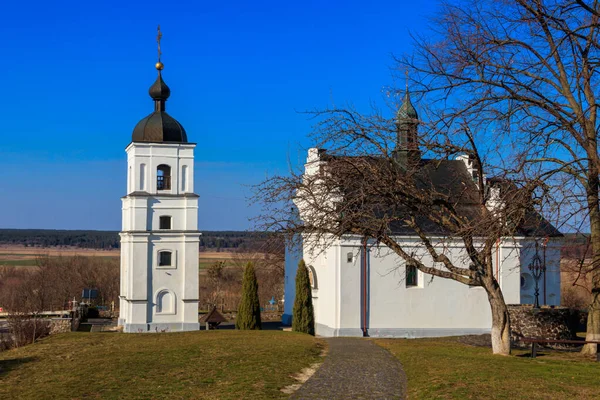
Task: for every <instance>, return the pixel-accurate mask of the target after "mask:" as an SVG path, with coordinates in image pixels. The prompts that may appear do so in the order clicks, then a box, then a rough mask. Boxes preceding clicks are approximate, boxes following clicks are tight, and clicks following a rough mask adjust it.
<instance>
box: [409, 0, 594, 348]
mask: <svg viewBox="0 0 600 400" xmlns="http://www.w3.org/2000/svg"><path fill="white" fill-rule="evenodd" d="M599 16H600V7H599V4H598V1H596V0H593V1H584V0H505V1H501V2H499V1H493V0H467V1H460V2H459V1H451V2H446V3H444V4H443V6H442V11H441V13H440V14H439V16H438V17H437V18H436V19H435V21H434V24H433V26H434V29H435V30H436V32H435V39H433V40H429V39H426V38H422V37H417V38H415V45H416V53H415V54H414V55H412V56H405V57H403V58H400V59H399V60H398V61H399V64H400V69H402V70H404V69H410V70H411V71H412V72H411V79H412V81H413V86H412V87H414V88H415V92H417V93H418V94H420V95H422V96H423V98H426V99H427V103H428V104H431V105H432V112H431V113H430V115H429V122H430V123H431V125H432V126H435V127H436V128H437V129H440V130H446V129H447V128H448V127H452V126H455V125H456V124H460V123H464V122H465V121H467V122H468V124H469V126H470V127H471V129H473V130H476V131H478V132H480V133H481V134H482V135H486V137H487V138H488V141H494V142H495V143H497V144H500V145H501V146H502V149H503V153H504V154H502V155H501V157H502V161H503V163H504V164H503V165H502V167H503V169H504V170H505V171H506V173H507V174H508V175H511V174H524V175H525V176H527V177H528V178H529V179H531V180H541V181H544V182H545V184H546V188H547V191H546V195H547V197H546V206H545V208H546V210H545V211H547V212H549V211H552V212H554V213H555V215H556V218H557V220H560V221H561V222H562V223H563V224H565V225H564V226H565V227H566V226H568V228H569V229H570V230H576V229H583V230H586V229H590V232H591V250H592V263H591V266H592V268H591V270H592V271H593V272H592V274H591V275H592V276H591V281H592V288H593V289H592V290H593V300H592V302H591V304H590V306H589V317H588V326H587V336H586V339H588V340H600V207H599V203H598V201H599V184H600V178H599V175H598V173H599V171H600V155H599V152H598V129H599V125H598V112H597V111H598V100H597V99H598V95H599V94H600V93H599V90H600V86H599V85H598V83H599V80H598V66H599V61H600V58H599V56H600V51H599V50H600V48H599V42H598V29H599V24H598V18H599ZM566 224H568V225H566ZM582 265H583V264H582ZM596 347H597V346H596V345H587V346H586V347H585V348H584V352H586V353H595V352H596V351H597V349H596Z"/></svg>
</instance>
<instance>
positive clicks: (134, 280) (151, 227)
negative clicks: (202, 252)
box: [119, 27, 200, 332]
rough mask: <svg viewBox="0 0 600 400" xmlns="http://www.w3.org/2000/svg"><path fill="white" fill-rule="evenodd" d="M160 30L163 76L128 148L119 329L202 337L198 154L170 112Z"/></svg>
mask: <svg viewBox="0 0 600 400" xmlns="http://www.w3.org/2000/svg"><path fill="white" fill-rule="evenodd" d="M161 38H162V33H161V32H160V27H159V30H158V37H157V42H158V62H157V63H156V65H155V67H156V70H157V72H158V76H157V78H156V81H155V82H154V83H153V84H152V86H151V87H150V90H149V94H150V97H151V98H152V100H153V101H154V111H152V113H150V114H149V115H148V116H146V117H145V118H143V119H142V120H141V121H140V122H138V124H137V125H136V126H135V128H134V130H133V133H132V136H131V143H130V144H129V145H128V146H127V148H126V149H125V151H126V152H127V163H128V168H127V171H128V174H129V176H128V177H127V178H128V179H127V182H128V186H127V189H128V190H127V191H128V194H127V195H126V196H125V197H123V198H122V201H123V207H122V209H123V223H122V229H121V233H120V236H121V288H120V296H119V297H120V318H119V325H121V326H123V331H124V332H165V331H188V330H198V329H199V323H198V298H199V295H198V251H199V237H200V232H199V231H198V195H197V194H195V193H194V176H193V171H194V149H195V147H196V144H195V143H189V142H188V139H187V133H186V132H185V129H184V128H183V126H182V125H181V124H180V123H179V122H178V121H177V120H175V119H174V118H173V117H171V116H170V115H169V114H167V112H166V107H165V103H166V101H167V99H168V98H169V96H170V95H171V90H170V89H169V87H168V86H167V84H166V83H165V82H164V80H163V77H162V71H163V69H164V64H163V63H162V62H161V60H160V56H161V54H162V53H161V50H160V40H161Z"/></svg>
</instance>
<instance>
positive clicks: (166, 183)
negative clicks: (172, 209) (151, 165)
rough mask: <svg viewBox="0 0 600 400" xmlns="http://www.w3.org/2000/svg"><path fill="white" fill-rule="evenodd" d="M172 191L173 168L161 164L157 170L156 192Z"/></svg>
mask: <svg viewBox="0 0 600 400" xmlns="http://www.w3.org/2000/svg"><path fill="white" fill-rule="evenodd" d="M170 189H171V167H169V166H168V165H165V164H161V165H159V166H158V167H157V168H156V190H170Z"/></svg>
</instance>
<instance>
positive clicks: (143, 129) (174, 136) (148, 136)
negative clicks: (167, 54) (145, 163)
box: [131, 62, 188, 143]
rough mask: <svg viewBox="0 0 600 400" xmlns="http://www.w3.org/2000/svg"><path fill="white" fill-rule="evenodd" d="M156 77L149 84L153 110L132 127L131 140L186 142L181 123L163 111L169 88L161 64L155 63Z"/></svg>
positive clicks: (169, 92)
mask: <svg viewBox="0 0 600 400" xmlns="http://www.w3.org/2000/svg"><path fill="white" fill-rule="evenodd" d="M156 69H157V70H158V77H157V78H156V81H155V82H154V83H153V84H152V86H150V90H149V94H150V97H152V99H153V100H154V112H152V113H151V114H150V115H148V116H147V117H145V118H144V119H142V120H141V121H140V122H138V124H137V125H136V126H135V128H134V129H133V134H132V135H131V141H133V142H153V143H187V141H188V140H187V134H186V132H185V129H184V128H183V126H181V124H180V123H179V122H178V121H177V120H176V119H175V118H173V117H171V116H170V115H169V114H167V112H166V111H165V102H166V101H167V99H168V98H169V96H170V95H171V90H170V89H169V87H168V86H167V84H166V83H165V82H164V81H163V79H162V73H161V70H162V69H163V64H162V63H161V62H158V63H157V64H156Z"/></svg>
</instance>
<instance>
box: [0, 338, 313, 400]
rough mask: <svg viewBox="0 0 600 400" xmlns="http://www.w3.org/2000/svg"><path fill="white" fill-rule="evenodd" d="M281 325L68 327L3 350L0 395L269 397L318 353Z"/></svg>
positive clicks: (278, 394)
mask: <svg viewBox="0 0 600 400" xmlns="http://www.w3.org/2000/svg"><path fill="white" fill-rule="evenodd" d="M321 345H322V344H321V342H319V341H318V340H317V339H315V338H313V337H312V336H308V335H304V334H298V333H293V332H281V331H234V330H231V331H226V330H223V331H209V332H205V331H201V332H185V333H161V334H122V333H78V332H75V333H67V334H61V335H56V336H54V337H49V338H47V339H45V340H42V341H40V342H39V343H36V344H34V345H31V346H26V347H22V348H19V349H15V350H10V351H6V352H3V353H0V399H79V398H92V399H100V398H101V399H204V398H219V399H242V398H244V399H250V398H252V399H263V398H264V399H267V398H280V397H286V395H284V394H283V393H281V392H280V389H281V388H282V387H284V386H287V385H290V384H292V383H295V381H294V379H293V378H292V377H291V375H292V374H294V373H296V372H299V371H300V370H301V369H302V368H304V367H307V366H309V365H310V364H311V363H314V362H316V361H317V360H319V359H320V357H319V354H320V351H321Z"/></svg>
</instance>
